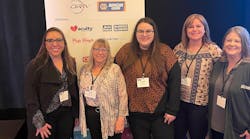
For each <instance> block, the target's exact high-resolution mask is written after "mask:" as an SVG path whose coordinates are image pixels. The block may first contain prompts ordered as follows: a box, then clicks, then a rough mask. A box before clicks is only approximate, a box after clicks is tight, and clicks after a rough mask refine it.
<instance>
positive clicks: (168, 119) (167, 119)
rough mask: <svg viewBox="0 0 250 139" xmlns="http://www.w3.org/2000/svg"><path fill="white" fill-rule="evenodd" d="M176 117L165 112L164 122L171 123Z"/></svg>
mask: <svg viewBox="0 0 250 139" xmlns="http://www.w3.org/2000/svg"><path fill="white" fill-rule="evenodd" d="M175 118H176V116H174V115H171V114H167V113H165V115H164V123H167V124H170V123H172V122H173V121H174V120H175Z"/></svg>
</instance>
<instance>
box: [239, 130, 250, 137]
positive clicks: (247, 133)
mask: <svg viewBox="0 0 250 139" xmlns="http://www.w3.org/2000/svg"><path fill="white" fill-rule="evenodd" d="M240 137H241V138H243V137H245V139H250V133H249V132H248V131H247V130H246V131H245V132H244V133H243V134H241V135H240Z"/></svg>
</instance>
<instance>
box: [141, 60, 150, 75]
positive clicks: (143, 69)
mask: <svg viewBox="0 0 250 139" xmlns="http://www.w3.org/2000/svg"><path fill="white" fill-rule="evenodd" d="M148 61H149V56H148V58H147V61H146V63H145V65H143V63H142V58H141V57H140V62H141V68H142V77H144V75H145V69H146V67H147V65H148Z"/></svg>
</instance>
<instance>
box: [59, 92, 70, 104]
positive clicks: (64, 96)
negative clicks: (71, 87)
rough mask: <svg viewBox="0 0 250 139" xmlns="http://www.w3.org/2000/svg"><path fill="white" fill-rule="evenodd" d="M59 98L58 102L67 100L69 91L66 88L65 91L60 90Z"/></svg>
mask: <svg viewBox="0 0 250 139" xmlns="http://www.w3.org/2000/svg"><path fill="white" fill-rule="evenodd" d="M59 99H60V102H63V101H66V100H68V99H69V91H68V90H66V91H63V92H60V93H59Z"/></svg>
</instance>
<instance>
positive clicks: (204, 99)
mask: <svg viewBox="0 0 250 139" xmlns="http://www.w3.org/2000/svg"><path fill="white" fill-rule="evenodd" d="M174 53H175V54H176V56H177V57H178V61H179V64H180V66H181V78H182V79H184V78H186V77H189V78H191V85H190V86H186V85H183V84H182V85H181V100H182V101H184V102H187V103H192V104H196V105H202V106H206V105H207V104H208V91H209V90H208V88H209V78H210V74H211V71H212V68H213V64H214V63H215V61H217V60H218V59H219V57H221V53H222V50H221V49H220V48H219V47H218V46H217V45H216V44H214V43H211V44H205V45H203V46H202V48H201V49H200V51H199V52H198V53H197V54H196V53H190V52H187V49H186V47H184V46H183V45H182V43H179V44H178V45H177V46H176V47H175V48H174Z"/></svg>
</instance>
